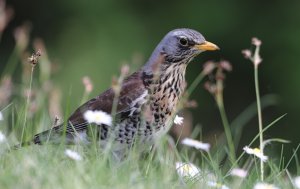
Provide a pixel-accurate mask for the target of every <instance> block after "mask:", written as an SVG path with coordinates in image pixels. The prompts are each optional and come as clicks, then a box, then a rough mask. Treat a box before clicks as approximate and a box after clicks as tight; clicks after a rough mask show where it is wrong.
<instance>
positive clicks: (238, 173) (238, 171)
mask: <svg viewBox="0 0 300 189" xmlns="http://www.w3.org/2000/svg"><path fill="white" fill-rule="evenodd" d="M230 174H231V175H232V176H237V177H240V178H245V177H246V176H247V174H248V172H247V171H246V170H244V169H240V168H234V169H232V170H231V171H230Z"/></svg>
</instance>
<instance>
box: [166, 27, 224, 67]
mask: <svg viewBox="0 0 300 189" xmlns="http://www.w3.org/2000/svg"><path fill="white" fill-rule="evenodd" d="M160 47H161V53H164V54H166V57H167V61H168V62H172V63H176V62H182V63H188V62H190V61H191V60H192V58H193V57H195V56H197V55H198V54H200V53H201V52H203V51H208V50H218V49H219V47H218V46H217V45H215V44H213V43H211V42H208V41H206V40H205V38H204V37H203V36H202V34H201V33H199V32H197V31H195V30H192V29H176V30H173V31H170V32H169V33H168V34H167V35H166V36H165V37H164V38H163V40H162V41H161V42H160Z"/></svg>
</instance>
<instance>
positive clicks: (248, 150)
mask: <svg viewBox="0 0 300 189" xmlns="http://www.w3.org/2000/svg"><path fill="white" fill-rule="evenodd" d="M243 150H244V151H245V152H246V153H247V154H250V155H255V156H256V157H258V158H260V159H261V160H262V161H267V160H268V156H265V155H264V154H263V152H262V151H261V150H260V149H259V148H254V149H253V148H249V147H248V146H245V147H244V148H243Z"/></svg>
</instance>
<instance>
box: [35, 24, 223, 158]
mask: <svg viewBox="0 0 300 189" xmlns="http://www.w3.org/2000/svg"><path fill="white" fill-rule="evenodd" d="M213 50H219V47H218V46H217V45H215V44H214V43H211V42H208V41H206V40H205V38H204V37H203V35H202V34H201V33H199V32H198V31H196V30H193V29H187V28H180V29H174V30H172V31H170V32H168V33H167V34H166V35H165V36H164V37H163V39H162V40H161V41H160V43H159V44H158V45H157V46H156V48H155V49H154V51H153V53H152V54H151V56H150V58H149V59H148V61H147V62H146V63H145V64H144V66H142V67H141V68H140V69H139V70H137V71H136V72H134V73H133V74H131V75H129V76H128V77H127V78H125V79H124V80H123V82H122V84H121V86H120V92H119V94H118V99H117V100H116V101H115V102H116V106H115V111H113V109H114V108H113V107H114V105H113V103H114V100H115V97H116V96H117V94H116V91H115V90H114V89H113V88H110V89H108V90H106V91H105V92H103V93H102V94H100V95H98V96H96V97H95V98H92V99H90V100H89V101H87V102H86V103H84V104H83V105H81V106H80V107H79V108H77V109H76V110H75V111H74V112H73V113H72V114H71V116H70V117H69V118H68V119H67V123H65V124H61V125H58V126H54V127H52V128H51V129H49V130H46V131H44V132H41V133H39V134H36V135H35V136H34V137H33V139H32V140H31V141H30V143H33V144H44V143H46V142H49V143H54V144H55V143H60V142H61V141H62V140H59V139H60V138H61V137H62V136H64V137H65V142H66V143H68V144H74V143H76V142H78V141H83V142H85V143H91V139H90V137H91V136H90V135H91V132H92V131H95V132H94V135H96V136H97V137H96V138H97V140H98V142H99V144H100V146H101V147H102V148H104V147H105V146H107V144H108V142H109V141H112V142H113V147H112V149H111V150H112V151H113V153H116V154H119V156H122V155H120V154H124V153H123V152H124V150H128V149H130V148H131V147H132V146H133V144H137V143H138V144H153V142H155V140H157V138H159V137H160V136H163V135H164V134H165V133H166V132H167V131H168V130H169V129H170V127H171V125H172V122H173V119H174V115H175V114H176V106H177V105H178V103H179V101H180V99H181V97H182V96H183V94H184V90H185V86H186V82H185V74H186V68H187V66H188V64H189V63H190V62H191V61H192V59H193V58H194V57H196V56H197V55H199V54H200V53H202V52H204V51H213ZM95 111H98V112H101V113H103V114H105V115H108V116H111V117H113V118H114V119H113V123H112V124H109V123H106V124H105V123H92V124H91V123H90V122H89V121H88V120H87V118H86V116H85V115H86V113H87V112H95Z"/></svg>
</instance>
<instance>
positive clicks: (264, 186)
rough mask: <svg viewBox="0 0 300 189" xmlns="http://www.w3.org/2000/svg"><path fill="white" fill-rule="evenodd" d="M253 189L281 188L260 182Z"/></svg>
mask: <svg viewBox="0 0 300 189" xmlns="http://www.w3.org/2000/svg"><path fill="white" fill-rule="evenodd" d="M253 189H279V188H278V187H277V186H275V185H273V184H268V183H264V182H259V183H257V184H255V186H254V187H253Z"/></svg>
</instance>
